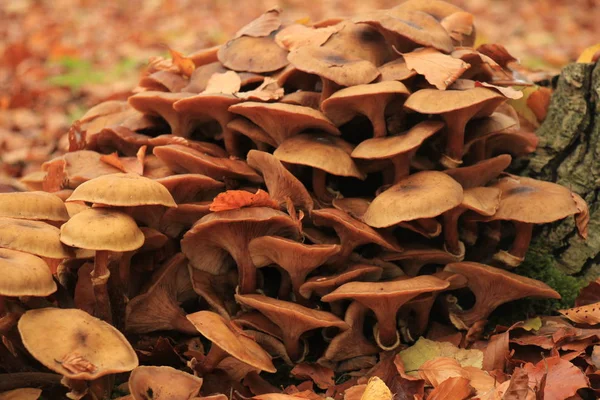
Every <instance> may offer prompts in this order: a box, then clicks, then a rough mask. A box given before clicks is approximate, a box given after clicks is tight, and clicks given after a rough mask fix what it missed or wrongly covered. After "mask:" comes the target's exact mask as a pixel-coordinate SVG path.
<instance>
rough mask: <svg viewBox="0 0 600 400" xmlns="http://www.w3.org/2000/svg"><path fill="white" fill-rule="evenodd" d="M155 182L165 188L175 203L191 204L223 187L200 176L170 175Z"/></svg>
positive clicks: (210, 179) (223, 185) (220, 183)
mask: <svg viewBox="0 0 600 400" xmlns="http://www.w3.org/2000/svg"><path fill="white" fill-rule="evenodd" d="M156 182H158V183H160V184H161V185H163V186H164V187H165V188H167V190H168V191H169V193H171V196H173V199H174V200H175V202H176V203H188V202H192V201H194V200H198V197H201V196H202V194H204V193H208V194H212V193H213V192H214V191H215V190H217V189H222V188H223V187H225V184H223V182H219V181H217V180H215V179H213V178H211V177H208V176H206V175H202V174H179V175H171V176H167V177H164V178H158V179H156Z"/></svg>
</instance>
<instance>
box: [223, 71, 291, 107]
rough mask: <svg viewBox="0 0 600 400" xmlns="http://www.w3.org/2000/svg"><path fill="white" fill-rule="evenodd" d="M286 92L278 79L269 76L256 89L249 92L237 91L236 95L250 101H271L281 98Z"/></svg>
mask: <svg viewBox="0 0 600 400" xmlns="http://www.w3.org/2000/svg"><path fill="white" fill-rule="evenodd" d="M284 94H285V91H284V89H283V88H282V87H280V86H279V84H278V83H277V80H275V79H273V78H271V77H269V76H267V77H265V80H264V81H263V83H261V84H260V86H259V87H257V88H256V89H254V90H250V91H248V92H237V93H235V97H237V98H239V99H244V100H250V101H271V100H279V99H280V98H282V97H283V95H284Z"/></svg>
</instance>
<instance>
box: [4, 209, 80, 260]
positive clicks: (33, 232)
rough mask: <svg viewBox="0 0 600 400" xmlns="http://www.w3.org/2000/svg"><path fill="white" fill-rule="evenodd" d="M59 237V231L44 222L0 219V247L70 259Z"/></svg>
mask: <svg viewBox="0 0 600 400" xmlns="http://www.w3.org/2000/svg"><path fill="white" fill-rule="evenodd" d="M59 236H60V230H59V229H58V228H56V227H54V226H52V225H50V224H47V223H45V222H41V221H29V220H23V219H16V218H4V217H0V247H4V248H8V249H13V250H18V251H24V252H26V253H31V254H35V255H38V256H41V257H48V258H69V257H71V256H72V255H73V254H72V252H71V251H70V250H69V249H67V248H66V247H64V246H63V245H62V243H61V242H60V239H59Z"/></svg>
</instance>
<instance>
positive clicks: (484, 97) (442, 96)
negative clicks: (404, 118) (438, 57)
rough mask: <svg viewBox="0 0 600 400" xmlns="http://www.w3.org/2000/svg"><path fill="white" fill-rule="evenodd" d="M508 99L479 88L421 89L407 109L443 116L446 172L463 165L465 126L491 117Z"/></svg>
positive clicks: (410, 98)
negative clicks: (445, 128)
mask: <svg viewBox="0 0 600 400" xmlns="http://www.w3.org/2000/svg"><path fill="white" fill-rule="evenodd" d="M505 100H506V99H505V97H504V96H502V95H500V94H498V93H496V92H494V91H493V90H490V89H486V88H482V87H476V88H474V89H468V90H435V89H421V90H419V91H417V92H415V93H413V94H412V95H411V96H409V98H408V100H406V102H405V103H404V107H406V108H408V109H409V110H413V111H416V112H419V113H422V114H434V115H440V116H441V117H442V118H443V119H444V122H446V127H447V139H446V150H445V154H444V155H443V156H442V159H441V163H442V164H443V165H444V166H445V167H447V168H454V167H457V166H458V165H460V164H461V163H462V161H461V160H462V156H463V151H464V143H465V126H466V125H467V122H469V120H471V119H473V118H480V117H485V116H488V115H491V114H492V112H494V110H495V109H496V107H498V106H499V105H500V104H501V103H502V102H504V101H505Z"/></svg>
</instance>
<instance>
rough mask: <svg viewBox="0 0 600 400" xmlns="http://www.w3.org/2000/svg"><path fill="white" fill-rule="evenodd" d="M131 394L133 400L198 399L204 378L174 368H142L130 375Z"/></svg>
mask: <svg viewBox="0 0 600 400" xmlns="http://www.w3.org/2000/svg"><path fill="white" fill-rule="evenodd" d="M128 383H129V392H130V393H131V396H133V400H147V399H149V398H150V399H152V400H171V399H181V400H193V399H197V396H198V395H199V392H200V388H201V387H202V378H198V377H197V376H194V375H190V374H187V373H185V372H183V371H179V370H177V369H175V368H172V367H167V366H161V367H154V366H146V365H144V366H140V367H137V368H136V369H134V370H133V371H131V375H129V382H128Z"/></svg>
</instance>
